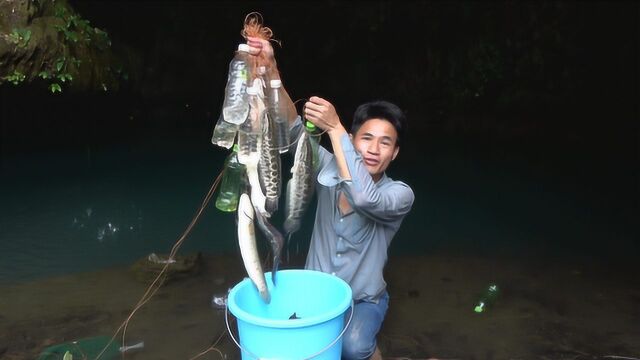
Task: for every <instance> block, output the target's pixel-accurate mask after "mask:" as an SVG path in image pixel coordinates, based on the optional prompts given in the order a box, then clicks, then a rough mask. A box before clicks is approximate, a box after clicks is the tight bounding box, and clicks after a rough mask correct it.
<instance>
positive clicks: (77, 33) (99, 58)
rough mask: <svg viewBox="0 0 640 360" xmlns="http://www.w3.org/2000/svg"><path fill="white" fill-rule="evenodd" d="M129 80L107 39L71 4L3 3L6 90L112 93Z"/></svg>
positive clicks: (0, 24) (46, 0)
mask: <svg viewBox="0 0 640 360" xmlns="http://www.w3.org/2000/svg"><path fill="white" fill-rule="evenodd" d="M123 75H124V74H123V72H122V65H121V64H118V61H117V59H116V58H115V56H114V54H113V52H112V51H111V41H110V40H109V36H108V35H107V33H106V32H104V31H102V30H100V29H98V28H96V27H93V26H91V25H90V22H89V21H88V20H86V19H84V18H82V16H81V15H79V14H78V13H77V12H75V11H74V9H73V8H71V6H70V5H69V3H68V2H67V1H66V0H56V1H50V0H4V1H1V2H0V85H2V84H3V83H7V82H9V83H12V84H14V85H19V84H21V83H24V82H39V83H41V84H42V86H43V87H48V88H49V90H50V91H51V92H54V93H55V92H59V91H62V90H66V89H70V90H71V89H75V90H89V89H102V90H111V89H114V88H117V86H118V80H119V79H120V78H121V77H122V76H123Z"/></svg>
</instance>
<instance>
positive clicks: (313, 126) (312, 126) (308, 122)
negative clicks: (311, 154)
mask: <svg viewBox="0 0 640 360" xmlns="http://www.w3.org/2000/svg"><path fill="white" fill-rule="evenodd" d="M305 126H306V127H307V129H309V130H311V131H314V130H315V129H316V126H315V125H313V123H312V122H311V121H307V123H306V124H305Z"/></svg>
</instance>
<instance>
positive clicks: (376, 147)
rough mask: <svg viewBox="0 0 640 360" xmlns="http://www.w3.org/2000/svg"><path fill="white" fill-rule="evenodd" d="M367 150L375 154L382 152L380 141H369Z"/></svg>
mask: <svg viewBox="0 0 640 360" xmlns="http://www.w3.org/2000/svg"><path fill="white" fill-rule="evenodd" d="M367 152H369V153H370V154H373V155H378V154H379V153H380V145H379V144H378V142H377V141H371V142H370V143H369V148H368V149H367Z"/></svg>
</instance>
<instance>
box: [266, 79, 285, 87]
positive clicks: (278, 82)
mask: <svg viewBox="0 0 640 360" xmlns="http://www.w3.org/2000/svg"><path fill="white" fill-rule="evenodd" d="M269 85H271V87H272V88H279V87H281V86H282V80H280V79H273V80H271V81H269Z"/></svg>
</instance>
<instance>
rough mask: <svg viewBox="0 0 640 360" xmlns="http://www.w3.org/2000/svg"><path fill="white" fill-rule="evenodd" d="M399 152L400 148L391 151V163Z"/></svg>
mask: <svg viewBox="0 0 640 360" xmlns="http://www.w3.org/2000/svg"><path fill="white" fill-rule="evenodd" d="M399 152H400V146H396V148H395V149H394V150H393V156H392V157H391V161H393V160H395V159H396V156H398V153H399Z"/></svg>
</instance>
